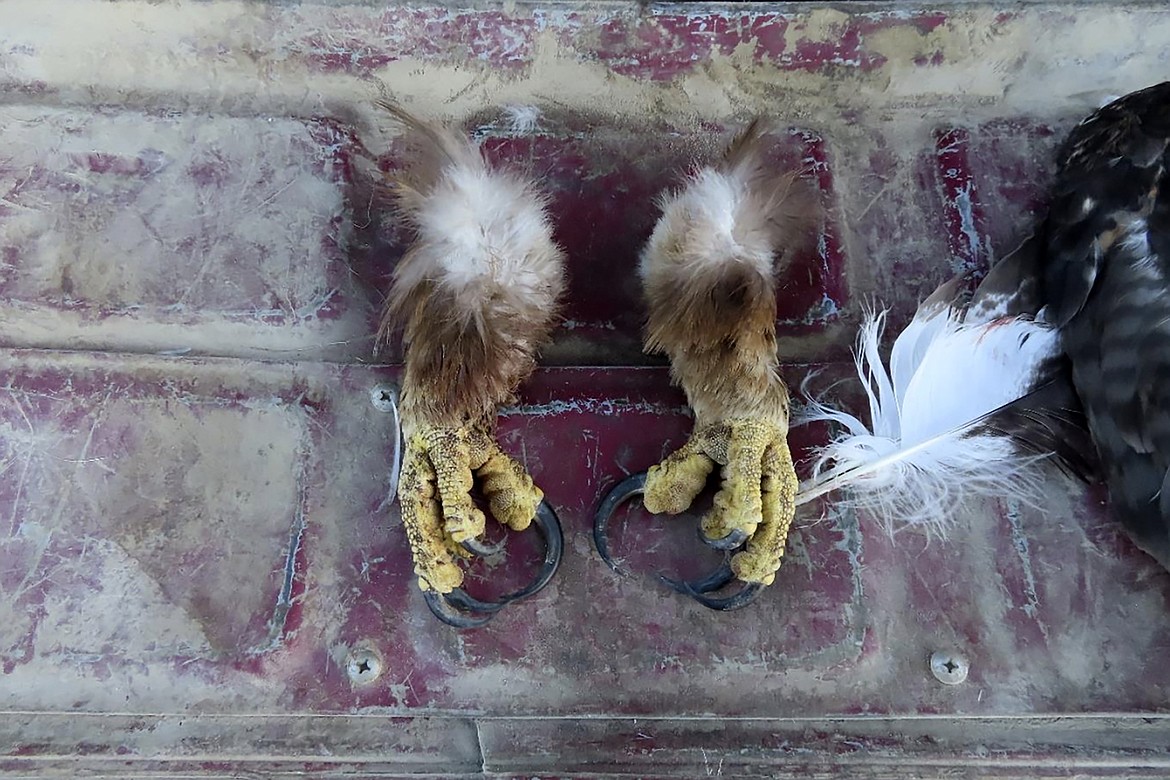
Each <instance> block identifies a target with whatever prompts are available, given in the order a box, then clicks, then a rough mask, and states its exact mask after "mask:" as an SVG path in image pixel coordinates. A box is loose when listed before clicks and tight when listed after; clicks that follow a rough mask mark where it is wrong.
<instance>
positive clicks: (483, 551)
mask: <svg viewBox="0 0 1170 780" xmlns="http://www.w3.org/2000/svg"><path fill="white" fill-rule="evenodd" d="M507 544H508V540H507V539H501V540H500V541H498V542H496V543H495V544H492V545H488V544H484V543H483V542H481V541H480V540H479V539H468V540H467V541H465V542H460V546H461V547H462V548H463V549H464V550H467V552H469V553H471V554H472V555H478V556H479V557H481V558H487V557H489V556H491V555H495V554H496V553H498V552H500V551H501V550H503V549H504V547H506V546H507Z"/></svg>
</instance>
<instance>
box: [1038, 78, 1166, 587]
mask: <svg viewBox="0 0 1170 780" xmlns="http://www.w3.org/2000/svg"><path fill="white" fill-rule="evenodd" d="M1168 145H1170V82H1167V83H1163V84H1159V85H1156V86H1154V87H1150V88H1148V89H1145V90H1142V91H1140V92H1135V93H1133V94H1130V95H1128V96H1126V97H1124V98H1122V99H1120V100H1118V101H1116V102H1114V103H1112V104H1110V105H1109V106H1107V107H1105V108H1104V109H1102V110H1100V111H1099V112H1097V113H1096V114H1094V115H1093V116H1091V117H1090V118H1089V119H1087V120H1085V121H1084V122H1083V123H1081V125H1079V126H1078V127H1077V128H1076V129H1075V130H1074V131H1073V133H1072V134H1071V136H1070V137H1069V139H1068V141H1067V142H1066V143H1065V146H1064V149H1063V151H1062V154H1061V161H1060V168H1059V172H1058V175H1057V183H1056V188H1055V191H1054V197H1053V203H1052V206H1051V211H1050V213H1049V216H1048V220H1047V222H1046V224H1045V228H1044V231H1043V236H1044V240H1045V246H1046V255H1045V268H1044V299H1045V301H1046V303H1047V305H1048V312H1047V314H1048V316H1049V318H1050V319H1052V320H1053V321H1054V322H1056V323H1057V324H1059V325H1061V326H1062V327H1063V334H1062V341H1063V345H1064V350H1065V353H1066V354H1067V356H1068V358H1069V361H1070V362H1071V365H1072V375H1073V382H1074V385H1075V387H1076V390H1077V394H1078V395H1079V396H1080V399H1081V401H1082V403H1083V405H1084V408H1085V413H1086V415H1087V418H1088V421H1089V428H1090V430H1091V432H1092V434H1093V439H1094V441H1095V443H1096V446H1097V450H1098V453H1099V455H1100V458H1101V461H1102V464H1103V468H1104V472H1105V475H1106V478H1107V480H1108V483H1109V492H1110V502H1111V504H1112V507H1113V512H1114V514H1115V515H1116V516H1117V518H1118V519H1119V520H1120V521H1121V523H1122V524H1123V525H1124V526H1125V528H1126V529H1127V530H1128V531H1129V533H1130V535H1131V536H1132V537H1133V539H1134V541H1135V542H1136V543H1137V544H1138V545H1139V546H1140V547H1142V548H1143V549H1145V550H1146V551H1147V552H1149V553H1150V554H1151V555H1153V556H1154V557H1155V558H1156V559H1157V560H1158V561H1159V562H1161V563H1162V565H1163V566H1165V567H1167V568H1170V480H1168V478H1167V474H1168V469H1170V174H1168V168H1170V155H1168V152H1167V149H1168Z"/></svg>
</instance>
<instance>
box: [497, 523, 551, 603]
mask: <svg viewBox="0 0 1170 780" xmlns="http://www.w3.org/2000/svg"><path fill="white" fill-rule="evenodd" d="M533 523H534V524H535V525H536V530H537V531H540V535H541V536H543V537H544V563H542V564H541V566H540V571H539V572H537V574H536V579H534V580H533V581H532V583H531V584H529V585H528V587H526V588H523V589H521V590H518V591H516V592H515V593H509V594H508V595H507V596H504V597H503V598H501V599H500V601H499V603H500V605H501V606H502V605H504V604H511V603H512V602H513V601H522V600H523V599H526V598H528V597H530V596H535V595H536V594H537V593H540V592H541V591H542V590H544V586H545V585H548V584H549V582H551V581H552V578H553V577H554V576H555V575H556V573H557V569H559V568H560V566H561V558H562V557H564V555H565V534H564V532H563V531H562V530H561V521H560V518H558V517H557V513H556V510H554V509H553V508H552V504H550V503H548V502H547V501H541V502H540V506H538V507H537V508H536V517H535V518H533Z"/></svg>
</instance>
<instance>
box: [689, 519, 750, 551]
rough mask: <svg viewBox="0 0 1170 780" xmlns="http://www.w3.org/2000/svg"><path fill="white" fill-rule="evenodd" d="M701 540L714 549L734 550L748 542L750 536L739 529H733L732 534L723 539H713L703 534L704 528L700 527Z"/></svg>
mask: <svg viewBox="0 0 1170 780" xmlns="http://www.w3.org/2000/svg"><path fill="white" fill-rule="evenodd" d="M699 538H700V539H702V540H703V544H705V545H707V546H708V547H714V548H715V549H716V550H734V549H735V548H737V547H739V546H740V545H741V544H743V543H744V542H746V541H747V538H748V535H747V532H746V531H742V530H740V529H738V528H733V529H731V532H730V533H728V534H727V536H724V537H723V538H722V539H712V538H711V537H709V536H707V535H706V534H704V533H703V526H701V525H700V526H699Z"/></svg>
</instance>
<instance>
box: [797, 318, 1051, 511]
mask: <svg viewBox="0 0 1170 780" xmlns="http://www.w3.org/2000/svg"><path fill="white" fill-rule="evenodd" d="M884 322H885V313H884V312H882V313H878V314H867V315H866V317H865V321H864V322H863V324H862V327H861V329H860V333H859V338H858V349H857V358H856V362H857V373H858V376H859V377H860V379H861V384H862V387H863V388H864V389H865V392H866V395H867V397H868V399H869V411H870V424H869V425H866V424H865V423H864V422H863V421H862V420H860V419H858V418H857V417H855V416H853V415H850V414H848V413H846V412H842V411H839V410H836V409H832V408H830V407H827V406H825V405H823V404H821V403H818V402H815V401H814V402H812V403H811V404H810V408H809V410H808V411H806V412H805V414H804V421H806V422H813V421H828V422H831V423H836V424H838V425H840V426H841V427H842V428H843V430H842V432H841V433H840V434H839V435H838V436H837V437H836V438H835V439H834V440H833V441H832V442H831V443H830V444H828V445H827V446H826V447H824V448H823V449H822V450H821V451H820V453H819V457H818V459H817V461H816V463H815V466H814V476H813V478H812V479H811V480H810V481H809V482H808V483H806V484H804V485H802V486H801V490H800V492H799V493H798V495H797V503H800V504H803V503H807V502H808V501H811V500H812V499H813V498H816V497H817V496H820V495H824V494H825V493H828V492H830V491H832V490H837V489H840V488H846V489H847V491H846V497H845V503H848V504H852V505H854V506H856V507H859V508H866V509H870V510H876V511H877V513H878V514H879V515H880V517H881V518H882V519H883V520H884V521H886V523H887V524H888V526H889V528H890V530H891V531H893V530H895V527H896V526H898V525H902V524H907V525H919V526H924V527H925V528H926V529H927V530H928V531H937V532H940V533H941V532H945V530H946V527H947V524H948V521H949V520H950V517H951V515H952V514H953V510H954V508H955V506H956V504H958V503H959V502H961V501H963V500H965V499H966V498H968V497H970V496H972V495H978V494H982V495H996V496H1001V497H1012V498H1017V499H1020V500H1022V501H1025V502H1029V503H1035V501H1036V499H1037V497H1038V488H1039V486H1040V480H1041V479H1042V478H1043V472H1042V471H1041V470H1040V468H1039V466H1040V465H1041V463H1042V462H1043V461H1045V460H1047V458H1046V457H1045V456H1043V455H1035V454H1030V453H1025V452H1022V451H1021V450H1019V449H1018V448H1016V447H1015V446H1014V445H1013V443H1012V441H1011V439H1009V438H1008V437H1007V436H1004V435H998V434H996V433H995V432H994V431H992V430H988V429H987V428H986V427H984V426H981V423H983V422H985V421H986V420H987V418H988V417H989V415H990V414H991V413H992V412H995V411H996V410H998V409H1000V408H1001V407H1003V406H1006V405H1007V404H1010V403H1012V402H1013V401H1016V400H1018V399H1019V398H1021V397H1023V396H1025V395H1027V394H1028V393H1029V392H1031V391H1032V390H1033V389H1035V380H1036V376H1037V369H1038V367H1039V366H1040V365H1041V363H1042V362H1043V361H1045V360H1046V359H1047V358H1049V357H1051V356H1052V355H1053V354H1055V352H1056V351H1057V349H1058V342H1057V334H1056V332H1055V331H1054V330H1053V329H1051V328H1049V327H1047V326H1045V325H1044V324H1042V323H1038V322H1035V321H1034V320H1032V319H1031V318H1027V317H1003V318H1000V319H996V320H993V321H991V322H980V323H966V322H964V320H963V313H962V312H960V311H956V310H955V309H953V308H951V307H949V306H945V305H936V306H924V307H923V308H922V309H920V310H919V312H918V314H917V315H916V316H915V318H914V320H913V321H912V322H911V323H910V324H909V325H908V326H907V327H906V329H905V330H903V331H902V333H901V334H900V335H899V336H898V338H897V339H896V340H895V342H894V345H893V348H892V351H891V355H890V365H889V369H887V368H886V366H885V365H883V363H882V361H881V358H880V354H879V351H878V345H879V343H880V340H881V334H882V330H883V327H884Z"/></svg>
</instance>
